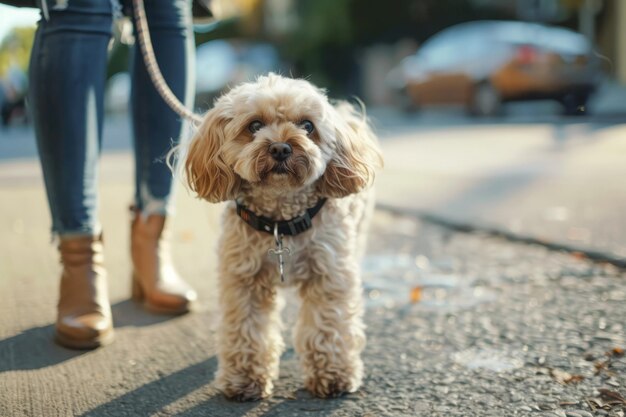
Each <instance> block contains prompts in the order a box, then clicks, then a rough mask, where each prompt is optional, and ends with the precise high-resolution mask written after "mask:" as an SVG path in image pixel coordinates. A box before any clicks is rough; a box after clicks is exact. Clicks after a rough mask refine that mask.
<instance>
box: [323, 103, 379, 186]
mask: <svg viewBox="0 0 626 417" xmlns="http://www.w3.org/2000/svg"><path fill="white" fill-rule="evenodd" d="M332 111H334V112H335V114H334V115H333V117H332V118H333V119H335V121H334V125H335V130H336V138H337V141H336V148H335V151H334V154H333V156H332V159H331V160H330V162H329V163H328V165H327V166H326V171H325V172H324V175H322V178H321V179H320V180H319V182H318V189H319V191H320V193H321V194H322V195H325V196H327V197H335V198H341V197H345V196H347V195H349V194H354V193H358V192H359V191H361V190H362V189H364V188H365V187H367V186H369V185H371V183H372V182H373V181H374V176H375V170H376V168H379V167H382V157H381V155H380V151H379V150H378V145H377V140H376V136H375V135H374V133H373V132H372V129H371V128H370V126H369V124H368V122H367V119H366V118H365V116H364V115H362V114H360V113H358V112H357V111H356V110H355V109H354V107H353V106H352V105H351V104H349V103H347V102H339V103H338V104H337V105H336V106H335V107H334V108H333V110H332Z"/></svg>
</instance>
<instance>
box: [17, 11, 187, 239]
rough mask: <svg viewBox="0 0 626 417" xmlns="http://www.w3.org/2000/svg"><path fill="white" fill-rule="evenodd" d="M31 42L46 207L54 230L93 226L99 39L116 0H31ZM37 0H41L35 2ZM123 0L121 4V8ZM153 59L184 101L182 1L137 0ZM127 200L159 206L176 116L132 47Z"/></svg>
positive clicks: (165, 208)
mask: <svg viewBox="0 0 626 417" xmlns="http://www.w3.org/2000/svg"><path fill="white" fill-rule="evenodd" d="M41 1H42V4H41V10H42V19H41V20H40V22H39V25H38V28H37V33H36V36H35V43H34V45H33V50H32V55H31V63H30V70H29V77H30V93H29V95H30V97H29V99H30V105H31V111H32V113H33V120H34V124H35V134H36V137H37V146H38V149H39V157H40V160H41V166H42V170H43V175H44V181H45V185H46V192H47V196H48V203H49V205H50V212H51V216H52V231H53V233H56V234H59V235H62V236H63V235H88V234H95V233H98V232H99V227H100V226H99V222H98V218H97V206H98V196H97V173H98V160H99V156H100V149H101V142H102V124H103V116H104V111H103V108H104V103H103V102H104V87H105V80H106V64H107V48H108V45H109V41H110V39H111V34H112V24H113V18H114V17H115V16H116V15H117V14H119V12H120V10H121V6H122V5H120V4H119V3H118V0H41ZM44 2H45V3H44ZM127 3H130V1H128V0H124V4H123V6H124V7H125V8H128V9H129V10H130V4H127ZM145 7H146V15H147V18H148V25H149V28H150V35H151V37H152V43H153V45H154V49H155V53H156V58H157V61H158V63H159V66H160V68H161V71H162V73H163V76H164V77H165V80H166V81H167V83H168V85H169V86H170V88H171V89H172V91H173V92H174V94H175V95H176V96H177V97H178V98H179V99H180V100H181V101H182V102H183V103H185V104H186V105H187V106H190V105H192V103H193V83H194V74H193V66H194V45H193V36H192V30H191V6H190V1H189V0H146V1H145ZM131 74H132V76H131V77H132V90H131V106H132V125H133V134H134V143H135V161H136V163H135V202H134V204H135V207H136V208H137V209H139V210H141V211H142V213H143V214H144V215H150V214H163V215H165V214H167V213H168V212H169V211H170V210H171V200H172V198H171V197H172V193H173V187H174V181H173V179H172V174H171V172H170V170H169V168H168V167H167V165H166V164H165V155H166V154H167V152H168V150H169V149H170V148H171V146H172V144H175V143H177V142H178V141H179V139H180V138H182V137H184V136H187V135H186V133H185V131H184V130H185V127H186V123H184V122H183V121H182V120H181V118H180V117H179V116H178V115H176V114H175V113H174V112H173V111H172V110H171V109H170V108H169V107H168V106H167V104H165V102H164V101H163V100H162V99H161V97H160V96H159V95H158V93H157V91H156V90H155V89H154V86H153V85H152V82H151V81H150V78H149V76H148V73H147V72H146V69H145V65H144V63H143V60H142V57H141V53H140V51H139V46H138V44H137V43H136V44H135V47H134V52H133V56H132V70H131Z"/></svg>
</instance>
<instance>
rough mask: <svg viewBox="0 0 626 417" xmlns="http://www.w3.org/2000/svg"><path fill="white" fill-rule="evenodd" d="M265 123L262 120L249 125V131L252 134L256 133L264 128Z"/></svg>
mask: <svg viewBox="0 0 626 417" xmlns="http://www.w3.org/2000/svg"><path fill="white" fill-rule="evenodd" d="M263 126H264V125H263V122H262V121H260V120H255V121H253V122H252V123H250V124H249V125H248V130H249V131H250V132H252V133H256V132H258V131H259V130H261V129H262V128H263Z"/></svg>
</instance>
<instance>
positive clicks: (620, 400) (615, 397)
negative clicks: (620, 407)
mask: <svg viewBox="0 0 626 417" xmlns="http://www.w3.org/2000/svg"><path fill="white" fill-rule="evenodd" d="M598 392H599V393H600V395H601V396H602V398H603V399H604V400H605V401H607V402H606V404H626V399H624V397H622V395H621V394H620V393H619V392H615V391H611V390H609V389H606V388H598Z"/></svg>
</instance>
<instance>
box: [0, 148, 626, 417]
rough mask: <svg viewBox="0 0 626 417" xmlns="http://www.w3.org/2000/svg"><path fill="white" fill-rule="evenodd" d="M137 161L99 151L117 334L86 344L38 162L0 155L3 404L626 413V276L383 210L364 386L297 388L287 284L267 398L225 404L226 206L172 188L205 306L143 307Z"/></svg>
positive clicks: (170, 411) (378, 220)
mask: <svg viewBox="0 0 626 417" xmlns="http://www.w3.org/2000/svg"><path fill="white" fill-rule="evenodd" d="M130 166H131V161H130V158H129V157H128V156H127V155H114V154H113V155H106V156H105V157H104V163H103V167H102V168H103V169H102V180H103V181H102V184H103V185H102V200H101V207H102V221H103V225H104V227H105V232H106V235H105V239H106V263H107V266H108V269H109V273H110V289H111V290H110V293H111V297H112V302H113V304H114V306H113V312H114V320H115V325H116V328H117V335H116V341H115V343H114V344H112V345H110V346H108V347H106V348H103V349H98V350H96V351H91V352H75V351H70V350H67V349H64V348H61V347H58V346H56V345H55V344H53V343H52V341H51V339H52V327H51V323H52V322H53V319H54V314H55V307H54V305H55V302H56V293H57V285H58V282H57V274H58V271H59V265H58V260H57V255H56V252H55V250H54V248H53V246H52V245H51V244H49V236H48V233H47V228H48V214H47V208H46V204H45V200H44V194H43V190H42V186H41V182H40V180H39V179H38V178H39V177H38V173H37V169H36V168H35V167H36V165H35V164H34V163H33V162H32V161H31V162H28V161H26V162H21V163H17V162H16V163H14V164H13V165H12V166H11V168H12V169H7V168H6V165H4V166H0V201H2V204H0V236H2V238H1V239H0V294H2V302H1V303H0V416H11V417H14V416H15V417H21V416H46V417H48V416H74V415H80V416H148V415H156V416H170V415H176V416H281V417H282V416H329V415H332V416H355V417H356V416H470V417H471V416H494V417H495V416H498V417H502V416H544V417H548V416H549V417H555V416H556V417H565V416H567V417H577V416H582V417H588V416H589V415H595V416H607V415H608V416H611V417H619V416H623V415H624V407H625V406H626V404H624V403H622V402H621V401H622V400H621V399H623V398H626V359H625V358H624V357H623V356H620V349H623V348H625V347H626V329H625V325H624V317H626V274H625V273H624V272H622V271H620V270H618V269H616V268H614V267H611V266H609V265H602V264H594V263H590V262H588V261H586V260H585V259H579V258H575V257H572V256H570V255H566V254H562V253H555V252H550V251H547V250H546V249H544V248H542V247H537V246H528V245H519V244H512V243H509V242H507V241H503V240H500V239H497V238H493V237H489V236H485V235H481V234H461V233H454V232H452V231H450V230H447V229H445V228H441V227H438V226H435V225H429V224H425V223H421V222H419V221H416V220H415V219H413V218H409V217H397V216H392V215H390V214H388V213H385V212H377V214H376V216H375V219H374V225H373V229H372V233H371V239H370V241H371V244H370V248H369V252H368V256H367V258H366V259H365V261H364V263H363V268H364V280H365V294H364V295H365V297H366V300H367V312H366V323H367V326H368V329H367V334H368V345H367V348H366V350H365V353H364V359H365V363H366V368H367V377H366V379H365V383H364V386H363V388H362V389H361V390H360V391H359V392H358V393H355V394H352V395H348V396H346V397H344V398H341V399H336V400H318V399H314V398H311V396H310V395H309V394H308V393H307V392H305V391H303V390H302V389H301V387H302V382H301V378H300V372H299V367H298V362H297V358H296V356H295V354H294V351H293V347H292V344H291V339H290V330H289V329H290V325H291V324H292V323H293V321H294V313H295V308H296V306H295V305H294V304H293V302H292V301H291V300H293V299H294V298H295V297H291V296H290V297H287V298H288V300H290V301H289V303H288V305H287V307H286V310H285V311H284V315H283V316H284V318H285V321H286V326H285V337H286V341H287V350H286V351H285V353H284V355H283V358H282V363H281V375H280V380H279V381H278V382H277V384H276V393H275V395H274V397H272V398H271V399H269V400H267V401H262V402H257V403H245V404H239V403H233V402H228V401H226V400H224V399H223V398H222V397H221V396H220V395H219V394H218V393H217V392H216V391H215V389H214V388H213V387H212V384H211V382H212V379H213V374H214V372H215V369H216V359H215V324H216V313H217V312H216V310H215V291H214V289H215V272H214V268H215V257H214V255H213V253H214V247H215V238H216V231H217V230H218V228H219V207H218V206H209V205H207V204H204V203H201V202H197V201H195V200H193V199H192V198H190V197H189V196H187V195H186V194H185V193H180V195H179V203H180V204H179V210H180V212H181V214H182V215H180V216H178V217H177V220H176V222H175V224H174V252H175V253H174V255H175V261H176V263H177V265H178V266H179V268H180V270H181V273H183V274H184V275H185V277H187V279H188V280H189V281H190V282H191V283H192V284H193V285H194V286H195V287H196V288H197V289H198V292H199V295H200V298H201V305H200V308H199V311H198V312H196V313H194V314H190V315H187V316H184V317H178V318H168V317H164V316H154V315H151V314H149V313H146V312H144V311H143V310H141V309H140V308H138V307H137V306H135V305H134V304H133V303H132V302H130V301H129V300H128V297H129V292H130V276H129V272H130V271H129V260H128V255H127V247H128V238H127V226H128V213H127V210H126V207H127V203H128V200H129V198H130V196H131V187H130V181H129V175H130ZM1 168H4V169H5V170H4V171H2V170H1ZM7 175H12V176H13V179H12V180H11V181H7V180H2V179H1V178H3V176H4V178H5V179H6V176H7ZM412 301H413V302H412Z"/></svg>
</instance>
